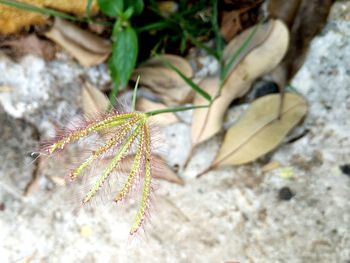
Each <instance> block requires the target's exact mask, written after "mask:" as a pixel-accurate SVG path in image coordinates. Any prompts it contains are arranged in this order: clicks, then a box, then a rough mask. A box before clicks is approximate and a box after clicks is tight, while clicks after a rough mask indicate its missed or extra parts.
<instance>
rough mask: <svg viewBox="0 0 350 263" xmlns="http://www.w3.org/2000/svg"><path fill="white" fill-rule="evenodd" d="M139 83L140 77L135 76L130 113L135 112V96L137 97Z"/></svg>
mask: <svg viewBox="0 0 350 263" xmlns="http://www.w3.org/2000/svg"><path fill="white" fill-rule="evenodd" d="M139 81H140V75H139V76H137V80H136V84H135V88H134V92H133V94H132V111H135V109H136V96H137V89H138V87H139Z"/></svg>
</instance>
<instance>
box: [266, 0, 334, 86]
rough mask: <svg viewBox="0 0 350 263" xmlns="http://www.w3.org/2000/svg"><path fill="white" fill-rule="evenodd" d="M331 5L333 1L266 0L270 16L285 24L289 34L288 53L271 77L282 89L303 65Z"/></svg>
mask: <svg viewBox="0 0 350 263" xmlns="http://www.w3.org/2000/svg"><path fill="white" fill-rule="evenodd" d="M333 2H334V0H312V1H310V0H291V1H280V0H270V1H269V6H268V9H269V12H270V16H271V17H276V18H279V19H281V20H283V21H284V22H285V23H287V24H288V26H289V28H290V32H291V37H290V45H289V49H288V52H287V54H286V56H285V58H284V59H283V61H282V63H281V64H280V65H279V66H278V67H277V68H276V70H274V72H273V74H272V75H273V79H274V80H275V82H276V83H278V84H279V86H280V88H281V89H283V87H284V86H285V85H286V84H287V83H288V81H289V80H291V79H292V77H293V76H294V75H295V74H296V73H297V71H298V70H299V68H300V67H301V66H302V64H303V63H304V59H305V55H306V53H307V50H308V48H309V45H310V42H311V40H312V39H313V38H314V37H315V36H316V35H317V34H318V33H319V32H320V31H321V29H322V28H323V26H324V24H325V23H326V21H327V17H328V14H329V11H330V9H331V6H332V4H333Z"/></svg>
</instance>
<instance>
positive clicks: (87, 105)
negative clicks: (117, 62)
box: [81, 82, 110, 116]
mask: <svg viewBox="0 0 350 263" xmlns="http://www.w3.org/2000/svg"><path fill="white" fill-rule="evenodd" d="M81 92H82V93H81V98H82V108H83V111H84V113H85V114H86V115H88V116H96V115H97V114H100V113H102V112H106V111H107V109H108V106H109V104H110V103H109V100H108V98H107V96H106V95H105V94H103V93H102V92H101V91H100V90H99V89H97V88H96V87H95V86H93V85H92V84H91V83H89V82H85V83H84V85H83V89H82V91H81Z"/></svg>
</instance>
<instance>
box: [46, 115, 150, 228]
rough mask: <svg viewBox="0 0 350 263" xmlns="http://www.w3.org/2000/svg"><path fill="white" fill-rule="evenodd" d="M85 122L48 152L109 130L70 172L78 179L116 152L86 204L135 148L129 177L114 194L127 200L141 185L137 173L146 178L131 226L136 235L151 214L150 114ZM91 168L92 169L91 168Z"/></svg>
mask: <svg viewBox="0 0 350 263" xmlns="http://www.w3.org/2000/svg"><path fill="white" fill-rule="evenodd" d="M84 124H85V125H81V126H80V127H78V128H76V129H71V130H69V131H66V133H65V134H63V135H61V136H60V137H59V138H58V139H57V140H56V141H55V142H53V143H51V144H50V145H49V146H48V147H47V152H48V153H49V154H53V153H55V152H58V151H59V150H62V149H64V148H65V147H66V146H67V145H68V144H71V143H73V142H76V141H79V140H80V139H83V138H85V137H87V136H90V135H92V134H98V133H99V132H101V133H103V134H105V133H106V132H108V133H109V134H110V136H109V137H108V138H107V139H106V141H105V142H104V143H103V144H102V145H100V146H99V147H98V148H97V149H96V150H92V152H91V153H90V154H89V155H88V156H87V157H86V159H85V160H84V161H83V162H82V163H80V164H79V165H78V167H76V168H74V169H73V171H72V172H71V174H70V178H71V180H75V179H77V177H79V176H80V175H82V173H83V172H84V171H85V170H86V169H87V168H89V167H90V166H92V165H93V164H94V163H99V162H100V161H101V160H103V156H105V154H107V153H108V154H113V157H112V158H111V160H109V162H108V163H107V165H106V166H105V167H104V170H103V171H102V173H101V174H100V175H99V176H98V177H97V179H96V180H95V181H94V182H93V184H92V185H91V186H90V189H89V190H88V191H87V193H86V194H85V195H84V196H83V198H82V201H81V203H82V204H86V203H89V202H90V201H91V200H92V199H93V198H94V197H95V196H96V195H97V193H98V192H99V191H100V189H101V187H102V186H103V185H104V184H105V183H106V181H107V179H108V178H110V176H112V174H114V173H115V171H116V169H117V168H118V167H120V165H121V162H122V161H123V159H124V158H125V157H126V156H127V155H128V153H129V152H130V151H133V149H134V150H135V155H134V159H133V163H132V165H131V169H130V171H129V173H128V177H127V178H126V180H125V181H124V184H123V185H122V187H121V189H120V190H119V192H118V193H117V195H116V196H115V197H114V201H115V202H116V203H119V202H120V201H122V200H124V199H125V198H126V196H127V195H128V193H129V192H130V190H131V189H132V188H133V187H134V186H136V185H137V180H136V178H137V176H138V175H139V176H140V178H143V189H142V196H141V202H140V207H139V209H138V212H137V215H136V217H135V220H134V223H133V224H132V227H131V229H130V234H134V233H136V232H137V231H138V229H139V228H140V226H141V225H142V222H143V221H144V219H145V217H146V215H147V208H148V205H149V199H150V194H151V190H152V187H151V169H152V168H151V137H150V127H149V123H148V116H147V115H146V114H144V113H140V112H131V113H124V114H119V113H117V112H112V113H111V114H107V115H106V116H103V117H101V118H96V119H94V120H90V121H89V122H85V123H84ZM111 134H112V135H111ZM89 171H91V168H90V169H89ZM84 177H85V176H84ZM84 177H83V178H84Z"/></svg>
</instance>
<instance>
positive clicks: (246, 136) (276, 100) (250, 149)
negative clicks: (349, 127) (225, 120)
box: [211, 93, 308, 168]
mask: <svg viewBox="0 0 350 263" xmlns="http://www.w3.org/2000/svg"><path fill="white" fill-rule="evenodd" d="M283 100H284V101H283V108H282V112H281V116H280V119H279V118H278V113H279V106H280V103H281V96H280V95H279V94H273V95H267V96H264V97H261V98H259V99H257V100H255V101H254V102H253V103H252V105H251V107H250V108H249V109H248V111H247V112H246V114H245V115H244V116H243V117H242V118H241V119H240V120H239V121H238V123H237V124H235V125H233V126H232V127H231V128H229V130H228V131H227V133H226V135H225V138H224V141H223V144H222V145H221V148H220V150H219V153H218V155H217V157H216V158H215V160H214V162H213V164H212V165H211V168H214V167H217V166H223V165H239V164H244V163H248V162H251V161H254V160H256V159H257V158H259V157H261V156H263V155H264V154H266V153H268V152H270V151H272V150H273V149H275V148H276V147H277V146H278V145H279V144H280V143H281V142H282V141H283V139H284V137H285V136H286V135H287V134H288V132H289V131H291V130H292V129H293V127H294V126H295V125H297V124H298V123H299V122H300V121H301V120H302V118H303V117H304V116H305V114H306V113H307V108H308V107H307V102H306V101H305V99H304V98H303V97H302V96H300V95H297V94H295V93H286V94H285V96H284V97H283Z"/></svg>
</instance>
